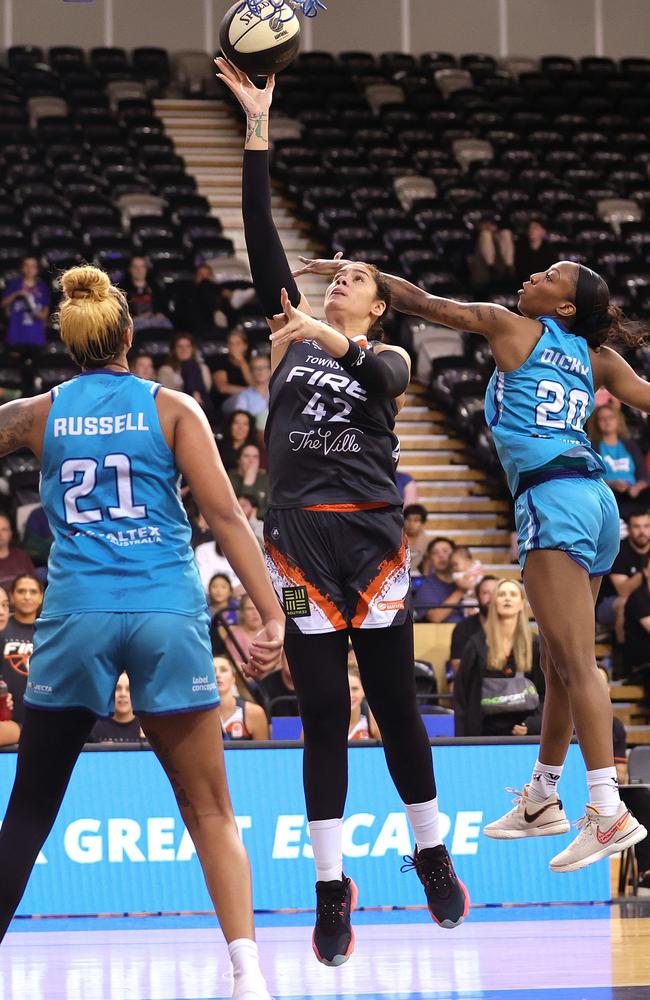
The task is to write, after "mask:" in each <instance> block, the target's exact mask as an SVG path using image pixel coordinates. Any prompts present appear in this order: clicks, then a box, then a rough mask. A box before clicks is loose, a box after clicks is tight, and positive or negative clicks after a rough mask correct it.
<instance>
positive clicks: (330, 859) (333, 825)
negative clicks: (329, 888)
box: [309, 817, 343, 882]
mask: <svg viewBox="0 0 650 1000" xmlns="http://www.w3.org/2000/svg"><path fill="white" fill-rule="evenodd" d="M309 834H310V836H311V846H312V847H313V849H314V863H315V865H316V881H317V882H334V881H337V882H340V881H341V879H342V878H343V840H342V838H343V817H341V818H340V819H316V820H313V821H312V822H311V823H310V824H309Z"/></svg>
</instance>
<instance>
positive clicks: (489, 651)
mask: <svg viewBox="0 0 650 1000" xmlns="http://www.w3.org/2000/svg"><path fill="white" fill-rule="evenodd" d="M543 696H544V675H543V673H542V671H541V669H540V665H539V641H538V639H537V636H533V633H532V629H531V627H530V625H529V624H528V617H527V614H526V597H525V594H524V588H523V587H522V585H521V584H520V583H518V582H517V581H516V580H500V581H499V583H498V585H497V588H496V590H495V591H494V597H493V598H492V602H491V604H490V610H489V611H488V615H487V624H486V627H485V632H483V631H481V632H477V634H476V635H475V636H474V637H473V638H472V639H470V641H469V642H468V643H467V645H466V647H465V649H464V650H463V653H462V656H461V658H460V669H459V671H458V675H457V677H456V680H455V682H454V712H455V716H456V736H528V735H532V734H534V733H538V732H539V729H540V721H541V711H540V703H541V699H542V698H543Z"/></svg>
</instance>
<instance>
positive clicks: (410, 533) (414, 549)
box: [404, 503, 428, 575]
mask: <svg viewBox="0 0 650 1000" xmlns="http://www.w3.org/2000/svg"><path fill="white" fill-rule="evenodd" d="M427 516H428V515H427V509H426V507H423V506H422V504H419V503H412V504H409V505H408V507H405V508H404V533H405V535H406V540H407V541H408V546H409V549H410V551H411V573H413V574H414V575H415V574H416V573H419V572H420V563H421V562H422V560H423V559H424V553H425V552H426V550H427V544H428V537H427V533H426V531H425V530H424V526H425V524H426V521H427Z"/></svg>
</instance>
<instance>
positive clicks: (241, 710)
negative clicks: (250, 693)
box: [214, 656, 269, 740]
mask: <svg viewBox="0 0 650 1000" xmlns="http://www.w3.org/2000/svg"><path fill="white" fill-rule="evenodd" d="M214 667H215V671H216V674H217V688H218V689H219V697H220V698H221V704H220V705H219V715H220V717H221V729H222V732H223V738H224V740H268V738H269V723H268V720H267V718H266V715H265V713H264V709H263V708H261V706H260V705H256V704H255V703H254V702H252V701H248V700H247V699H246V698H242V697H241V695H240V694H239V691H238V689H237V677H236V675H235V670H234V668H233V665H232V663H231V661H230V660H229V659H228V657H227V656H215V658H214Z"/></svg>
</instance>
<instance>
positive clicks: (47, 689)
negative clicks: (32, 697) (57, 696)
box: [27, 681, 52, 694]
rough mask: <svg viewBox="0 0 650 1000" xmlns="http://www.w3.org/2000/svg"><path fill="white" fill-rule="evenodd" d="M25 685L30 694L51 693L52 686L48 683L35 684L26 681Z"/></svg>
mask: <svg viewBox="0 0 650 1000" xmlns="http://www.w3.org/2000/svg"><path fill="white" fill-rule="evenodd" d="M27 687H28V689H29V690H30V691H31V692H32V694H52V688H51V686H50V685H49V684H35V683H34V682H33V681H27Z"/></svg>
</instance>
